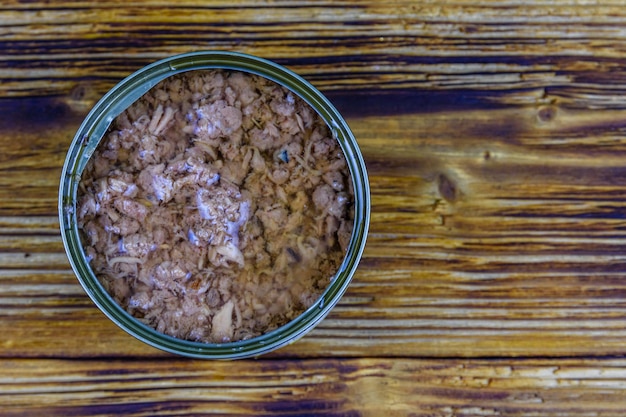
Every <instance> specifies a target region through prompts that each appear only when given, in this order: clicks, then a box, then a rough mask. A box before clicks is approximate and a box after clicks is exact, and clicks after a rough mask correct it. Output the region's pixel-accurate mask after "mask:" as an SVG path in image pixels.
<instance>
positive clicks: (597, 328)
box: [0, 96, 626, 357]
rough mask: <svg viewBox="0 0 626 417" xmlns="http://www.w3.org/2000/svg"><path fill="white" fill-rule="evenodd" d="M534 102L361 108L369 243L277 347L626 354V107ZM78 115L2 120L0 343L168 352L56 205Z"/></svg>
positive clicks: (297, 351)
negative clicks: (77, 274)
mask: <svg viewBox="0 0 626 417" xmlns="http://www.w3.org/2000/svg"><path fill="white" fill-rule="evenodd" d="M508 97H509V98H511V97H512V96H508ZM45 100H47V99H45ZM385 100H391V99H390V98H387V99H385ZM517 101H519V100H517ZM44 102H46V101H44ZM385 102H386V101H384V100H383V104H379V105H378V106H379V107H380V108H382V107H384V103H385ZM340 103H341V104H342V106H344V107H346V108H347V107H348V105H349V104H350V103H354V104H355V107H356V106H358V105H360V106H361V107H360V108H364V106H365V107H367V108H369V109H370V110H372V109H374V110H376V109H377V107H370V106H369V104H368V103H365V104H363V103H361V104H358V103H357V101H356V100H355V101H341V100H340ZM538 103H539V104H537V105H533V106H531V105H511V106H508V107H507V106H503V107H501V108H497V109H488V110H486V109H484V108H478V109H473V108H464V107H462V106H460V107H457V108H451V109H450V110H448V111H445V110H441V111H426V110H425V109H424V110H420V109H419V108H415V107H413V108H409V109H405V111H407V113H406V114H401V113H400V112H399V111H396V110H394V111H392V113H391V114H384V113H383V115H382V116H360V117H359V116H357V115H354V114H352V115H351V116H350V117H349V120H348V121H349V123H350V125H351V126H352V127H353V130H354V132H355V135H356V136H357V138H358V140H359V143H360V145H361V146H362V149H363V152H364V155H365V159H366V162H367V165H368V169H369V172H370V182H371V187H372V204H373V206H372V222H371V229H370V230H371V234H370V237H369V240H368V245H367V248H366V252H365V256H364V259H363V261H362V263H361V266H360V268H359V271H358V272H357V274H356V276H355V277H354V282H353V284H352V285H351V287H350V289H349V290H348V293H347V294H346V296H345V298H344V300H343V301H342V302H341V303H340V304H339V306H338V307H337V308H336V309H335V310H334V312H333V313H332V314H331V315H330V317H329V318H328V319H327V320H325V321H324V322H323V323H322V324H321V325H320V326H319V327H318V328H317V329H316V330H315V331H314V332H313V333H311V334H310V335H308V336H307V337H305V338H304V339H302V340H301V341H299V342H298V343H296V344H295V345H293V346H289V347H287V348H285V349H283V350H281V351H280V352H278V353H276V354H275V357H286V356H287V357H293V356H304V357H321V356H328V355H341V356H350V357H355V356H362V355H366V354H367V355H377V356H386V357H391V356H415V355H423V356H438V357H445V356H448V357H449V356H467V357H486V356H529V355H530V356H570V355H618V354H621V353H622V352H623V346H624V344H625V342H626V320H625V318H626V305H625V304H624V297H623V296H624V294H625V287H624V284H623V282H624V266H625V265H626V255H624V254H623V251H622V248H623V245H624V243H625V240H626V235H625V234H624V227H625V225H626V223H625V221H624V216H623V214H622V213H623V211H624V207H625V198H624V195H625V194H624V188H625V183H624V181H623V178H625V176H624V168H623V160H624V159H625V157H626V154H625V152H626V148H625V147H624V139H623V137H622V135H621V132H622V130H623V126H624V120H626V119H625V118H624V113H623V111H622V110H607V109H600V110H585V111H583V110H577V109H574V108H567V107H561V106H560V105H558V104H551V105H549V106H548V107H549V108H550V109H551V110H550V111H549V112H548V114H550V115H551V116H550V117H549V118H546V117H545V114H544V113H545V109H546V105H545V104H543V103H542V102H541V101H539V102H538ZM18 109H19V107H18ZM20 111H21V110H20ZM353 111H354V108H353ZM376 111H378V110H376ZM72 114H73V113H71V112H68V113H67V114H65V115H64V116H63V117H61V118H60V119H59V120H58V121H56V122H54V123H57V124H58V125H59V126H60V128H59V129H58V130H55V129H48V130H46V131H47V132H49V136H48V137H47V138H46V139H45V140H44V139H41V138H40V136H39V134H38V133H37V132H38V130H37V128H36V127H37V126H40V127H45V126H49V125H50V123H52V122H51V121H50V120H48V119H45V118H44V119H43V120H42V121H40V122H36V121H35V122H33V124H32V125H31V127H30V129H24V130H12V129H10V128H8V127H6V128H5V129H2V130H0V133H1V134H0V141H1V142H2V145H3V152H4V153H5V155H10V157H9V156H7V157H6V158H5V159H2V161H0V166H2V168H3V172H4V173H6V175H5V176H4V177H0V182H1V183H2V184H3V185H4V187H3V188H0V194H2V196H3V198H2V199H0V213H2V216H3V217H2V218H1V220H2V221H1V222H0V279H1V280H2V283H3V285H2V286H1V287H0V318H1V320H0V333H1V334H3V335H4V338H3V344H2V355H3V356H18V357H35V356H39V355H41V354H42V353H41V350H42V349H43V348H44V347H45V349H46V352H47V354H48V355H50V356H56V357H74V356H78V357H93V356H101V357H111V356H115V357H124V356H134V355H145V356H161V355H163V354H162V353H160V352H158V351H156V350H153V349H151V348H149V347H147V346H144V345H143V344H141V343H139V342H136V341H135V340H134V339H132V338H131V337H130V336H127V335H126V334H125V333H124V332H122V331H121V330H119V329H117V328H116V327H115V326H114V325H113V324H111V323H110V322H109V321H108V320H107V319H106V318H105V317H104V315H102V314H101V313H100V312H98V311H97V309H95V307H93V306H92V305H91V303H90V302H89V300H88V299H87V297H86V296H85V295H84V294H83V293H82V290H81V288H80V286H79V285H78V284H77V281H76V279H75V278H74V277H73V275H72V273H71V271H70V270H69V264H68V262H67V260H66V258H65V255H64V253H63V250H62V245H61V243H60V238H59V236H58V232H57V231H56V230H55V228H56V227H58V222H57V220H56V218H55V214H56V204H57V196H56V190H57V184H58V175H59V173H60V165H61V163H62V159H63V155H64V152H65V149H67V146H68V145H69V140H70V138H71V135H72V131H73V129H75V127H76V126H75V125H74V123H75V122H76V121H77V118H76V117H75V116H72ZM542 114H543V116H541V115H542ZM78 122H79V120H78ZM38 123H39V124H38ZM459 132H462V133H461V134H459ZM14 134H15V135H19V136H18V137H19V138H20V140H13V139H12V138H13V137H14ZM51 173H53V174H54V175H52V174H51ZM28 184H30V186H28ZM26 289H27V290H26ZM53 318H54V319H53ZM75 334H81V335H84V336H85V339H86V340H85V341H84V342H83V343H81V344H80V346H79V345H76V344H68V340H72V335H75Z"/></svg>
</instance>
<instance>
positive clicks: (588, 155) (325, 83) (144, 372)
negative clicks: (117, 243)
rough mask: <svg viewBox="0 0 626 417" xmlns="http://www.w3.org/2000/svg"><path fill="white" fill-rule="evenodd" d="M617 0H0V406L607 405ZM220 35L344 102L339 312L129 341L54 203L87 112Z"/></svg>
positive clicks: (622, 129)
mask: <svg viewBox="0 0 626 417" xmlns="http://www.w3.org/2000/svg"><path fill="white" fill-rule="evenodd" d="M624 6H625V4H624V2H623V1H621V0H616V1H608V0H607V1H593V2H586V1H574V0H572V1H565V0H562V1H556V2H548V1H545V2H538V1H537V2H535V1H522V0H508V1H505V0H502V1H495V0H494V1H476V0H457V1H441V0H413V1H405V2H402V1H385V2H376V1H358V0H352V1H345V2H331V1H326V2H306V1H304V2H297V1H278V2H259V1H243V0H242V1H230V2H217V1H215V2H206V1H193V0H183V1H177V2H171V1H170V2H166V1H160V0H154V1H147V0H142V1H132V2H127V1H106V2H104V1H103V2H86V1H68V0H65V1H56V2H48V1H43V0H41V1H17V0H8V1H7V0H5V1H4V2H2V5H0V173H1V175H0V410H2V411H0V414H2V415H6V416H27V415H46V416H51V415H59V416H78V415H131V416H154V415H199V414H215V415H229V416H242V415H272V416H273V415H279V416H296V415H308V416H313V415H315V416H317V415H320V416H321V415H324V416H330V415H332V416H380V415H390V416H391V415H411V416H420V417H422V416H424V417H425V416H431V417H432V416H438V417H452V416H455V417H461V416H551V415H554V416H556V415H558V416H581V417H582V416H623V415H624V412H625V411H624V410H626V361H625V360H624V359H621V357H623V356H624V354H626V251H625V249H626V140H625V137H626V101H625V100H624V97H623V95H624V93H625V92H626V7H624ZM200 49H219V50H235V51H241V52H247V53H252V54H256V55H259V56H262V57H265V58H269V59H273V60H275V61H277V62H279V63H281V64H284V65H286V66H288V67H289V68H291V69H293V70H295V71H297V72H299V73H300V74H302V75H303V76H305V77H306V78H307V79H309V80H310V81H311V82H312V83H313V84H315V85H316V86H317V87H318V88H319V89H321V90H322V91H323V92H325V93H326V94H327V95H328V97H329V98H330V99H331V100H332V101H333V102H334V103H335V104H336V106H337V107H338V108H339V110H340V111H342V112H343V113H344V114H345V116H346V118H347V120H348V122H349V124H350V126H351V127H352V129H353V131H354V133H355V135H356V137H357V139H358V142H359V144H360V145H361V148H362V151H363V153H364V157H365V159H366V162H367V166H368V169H369V173H370V180H371V188H372V219H371V220H372V221H371V228H370V230H371V234H370V237H369V240H368V245H367V248H366V252H365V255H364V258H363V261H362V263H361V265H360V268H359V270H358V273H357V274H356V275H355V277H354V281H353V283H352V285H351V286H350V288H349V290H348V292H347V294H346V295H345V297H344V298H343V299H342V301H341V302H340V304H339V305H338V306H337V307H336V308H335V309H334V310H333V312H332V313H331V315H330V316H329V317H328V318H327V319H326V320H325V321H323V322H322V323H321V324H320V325H319V326H318V327H317V328H316V329H315V330H314V331H313V332H312V333H310V334H309V335H307V336H306V337H305V338H304V339H302V340H300V341H299V342H297V343H295V344H293V345H291V346H289V347H286V348H284V349H282V350H279V351H277V352H275V353H272V354H269V355H267V356H264V357H262V358H259V359H256V360H245V361H237V362H233V363H223V362H218V363H216V362H209V361H198V360H188V359H183V358H178V357H174V356H172V355H168V354H165V353H163V352H160V351H157V350H155V349H153V348H150V347H148V346H146V345H144V344H143V343H141V342H138V341H136V340H134V339H133V338H132V337H130V336H128V335H126V334H125V333H124V332H123V331H121V330H119V329H118V328H117V327H116V326H115V325H113V324H112V323H111V322H109V321H108V319H106V318H105V317H104V315H103V314H102V313H100V312H99V310H97V309H96V307H94V305H93V304H92V303H91V302H90V300H89V299H88V298H87V296H86V295H85V294H84V292H83V291H82V288H81V287H80V286H79V284H78V282H77V280H76V279H75V277H74V276H73V274H72V272H71V270H70V268H69V264H68V262H67V260H66V257H65V255H64V252H63V247H62V244H61V239H60V234H59V230H58V221H57V217H56V204H57V187H58V180H59V175H60V170H61V166H62V163H63V160H64V157H65V152H66V151H67V148H68V146H69V143H70V141H71V139H72V137H73V135H74V133H75V132H76V130H77V128H78V126H79V124H80V122H81V120H82V118H83V117H84V116H85V115H86V113H87V112H88V111H89V109H90V108H91V106H92V105H93V104H94V103H95V101H96V100H97V99H98V98H99V97H100V96H101V95H102V94H104V93H105V92H106V91H107V90H108V89H109V88H111V87H112V86H113V85H114V84H115V83H116V82H118V81H119V80H120V79H121V78H123V77H124V76H126V75H128V74H129V73H131V72H132V71H134V70H136V69H138V68H140V67H142V66H143V65H145V64H148V63H150V62H152V61H154V60H157V59H160V58H163V57H166V56H168V55H171V54H175V53H182V52H187V51H193V50H200Z"/></svg>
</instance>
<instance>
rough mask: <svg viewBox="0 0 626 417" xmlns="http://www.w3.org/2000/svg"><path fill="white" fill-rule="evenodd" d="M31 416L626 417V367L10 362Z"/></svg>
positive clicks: (15, 409) (12, 381)
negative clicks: (385, 416)
mask: <svg viewBox="0 0 626 417" xmlns="http://www.w3.org/2000/svg"><path fill="white" fill-rule="evenodd" d="M0 369H1V370H2V374H1V375H0V407H2V410H3V415H4V416H7V417H12V416H23V415H64V416H68V415H91V416H108V415H119V414H124V415H127V416H147V415H150V416H161V415H198V414H209V415H213V414H219V415H224V416H244V415H260V416H276V415H281V416H296V415H300V416H302V415H315V416H362V417H367V416H380V415H390V416H407V415H410V416H424V417H425V416H470V415H471V416H498V415H506V416H524V417H533V416H547V415H554V416H556V415H558V416H564V417H568V416H572V417H573V416H576V417H580V416H591V415H602V416H606V417H611V416H621V415H623V410H624V408H626V397H624V395H623V392H624V388H625V382H624V381H625V380H626V363H625V362H624V360H622V359H605V360H556V361H554V360H550V361H546V360H488V361H480V360H471V361H470V360H453V359H450V360H415V359H373V358H362V359H346V360H332V359H325V360H304V361H300V360H283V361H271V360H269V361H268V360H256V361H238V362H228V363H227V362H202V361H186V360H167V361H165V360H154V361H150V360H144V361H136V360H124V361H120V360H110V361H75V360H45V359H41V360H11V361H7V360H0Z"/></svg>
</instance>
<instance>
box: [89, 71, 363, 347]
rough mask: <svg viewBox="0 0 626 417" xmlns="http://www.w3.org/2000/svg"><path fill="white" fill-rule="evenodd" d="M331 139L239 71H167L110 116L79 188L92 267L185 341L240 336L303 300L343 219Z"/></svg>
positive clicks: (339, 253)
mask: <svg viewBox="0 0 626 417" xmlns="http://www.w3.org/2000/svg"><path fill="white" fill-rule="evenodd" d="M353 194H354V193H353V190H352V181H351V180H350V177H349V172H348V169H347V165H346V161H345V158H344V155H343V152H342V151H341V148H340V146H339V144H338V142H337V140H336V139H334V138H333V137H332V135H331V133H330V131H329V129H328V127H327V126H326V124H325V123H324V121H323V120H322V119H321V117H320V116H319V115H318V114H317V113H316V112H315V111H314V110H313V109H312V108H311V107H310V106H309V105H308V104H306V103H305V102H304V101H302V100H301V99H300V98H299V97H298V96H296V95H294V94H293V93H291V92H290V91H289V90H287V89H285V88H283V87H281V86H279V85H277V84H275V83H274V82H272V81H269V80H267V79H265V78H262V77H259V76H256V75H252V74H247V73H243V72H237V71H223V70H211V71H193V72H187V73H183V74H179V75H176V76H172V77H170V78H168V79H166V80H164V81H162V82H161V83H160V84H158V85H157V86H156V87H154V88H153V89H152V90H150V91H149V92H148V93H146V94H145V95H144V96H143V97H142V98H141V99H140V100H138V101H137V102H136V103H134V104H133V105H132V106H131V107H129V108H128V109H127V110H126V111H125V112H124V113H122V114H121V115H120V116H118V117H117V118H116V120H115V121H114V122H113V124H112V126H111V128H110V129H109V131H108V132H107V134H106V135H105V137H104V138H103V141H102V143H101V144H100V145H99V147H98V149H97V150H96V152H95V153H94V155H93V157H92V158H91V160H90V162H89V164H88V166H87V168H86V169H85V172H84V174H83V178H82V180H81V183H80V188H79V200H78V214H79V216H78V222H79V227H80V229H81V231H82V237H83V244H84V247H85V252H86V254H87V256H88V257H89V259H90V263H91V266H92V268H93V270H94V273H95V274H96V276H97V277H98V279H99V280H100V281H101V283H102V284H103V286H104V287H105V288H106V289H107V291H109V293H110V294H111V295H112V296H113V298H114V299H115V300H116V301H117V302H118V303H119V304H120V305H121V306H122V307H123V308H125V309H126V310H127V311H128V312H129V313H130V314H132V315H133V316H135V317H136V318H138V319H139V320H141V321H143V322H144V323H146V324H147V325H149V326H152V327H154V328H155V329H156V330H157V331H159V332H162V333H165V334H168V335H171V336H174V337H177V338H181V339H187V340H193V341H201V342H207V343H224V342H231V341H237V340H244V339H249V338H252V337H255V336H258V335H261V334H263V333H266V332H268V331H270V330H272V329H275V328H277V327H279V326H281V325H283V324H285V323H287V322H288V321H290V320H292V319H293V318H295V317H296V316H298V315H299V314H300V313H302V312H303V311H304V310H305V309H306V308H308V307H309V306H311V305H312V304H313V303H314V302H315V301H316V300H317V298H318V297H319V296H320V295H321V293H322V292H323V290H324V288H325V287H326V286H327V285H328V284H329V282H330V281H331V280H332V279H333V276H334V274H335V273H336V271H337V269H338V267H339V265H340V264H341V262H342V260H343V257H344V254H345V251H346V247H347V245H348V241H349V239H350V235H351V232H352V225H353V217H354V213H353Z"/></svg>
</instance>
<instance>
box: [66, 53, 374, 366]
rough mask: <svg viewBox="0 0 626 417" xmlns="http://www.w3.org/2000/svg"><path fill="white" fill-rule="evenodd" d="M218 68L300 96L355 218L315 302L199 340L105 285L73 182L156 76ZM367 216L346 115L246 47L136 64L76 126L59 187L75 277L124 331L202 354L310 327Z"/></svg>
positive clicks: (355, 251)
mask: <svg viewBox="0 0 626 417" xmlns="http://www.w3.org/2000/svg"><path fill="white" fill-rule="evenodd" d="M211 69H222V70H229V71H240V72H244V73H249V74H254V75H257V76H260V77H263V78H266V79H268V80H271V81H273V82H275V83H277V84H279V85H281V86H282V87H284V88H286V89H288V90H289V91H291V92H292V93H293V94H295V95H297V96H298V97H299V98H301V99H302V100H304V102H306V103H308V105H310V106H311V107H312V109H313V110H314V111H315V112H317V113H318V114H319V116H320V117H321V118H322V119H323V120H324V122H325V123H326V125H327V126H328V128H329V129H330V131H331V132H332V135H333V137H334V138H336V140H337V141H338V143H339V145H340V147H341V150H342V151H343V154H344V157H345V160H346V163H347V166H348V169H349V173H350V178H351V181H352V184H351V186H352V189H353V193H354V196H353V198H354V201H353V211H354V216H353V217H354V220H353V222H354V224H353V228H352V232H351V236H350V238H349V243H348V246H347V250H346V253H345V257H344V258H343V261H342V262H341V264H340V266H339V268H338V270H337V272H336V274H335V275H334V277H333V278H332V280H331V281H330V283H329V284H328V286H327V287H326V288H325V290H324V291H323V292H322V294H321V296H320V297H319V298H318V299H317V301H316V302H315V303H313V305H311V306H310V307H309V308H307V309H306V310H305V311H304V312H302V313H301V314H299V315H298V316H297V317H295V318H294V319H292V320H291V321H289V322H287V323H286V324H284V325H282V326H280V327H278V328H276V329H274V330H271V331H269V332H267V333H264V334H261V335H259V336H255V337H252V338H249V339H245V340H240V341H233V342H225V343H204V342H196V341H190V340H185V339H181V338H176V337H172V336H169V335H167V334H165V333H162V332H159V331H157V330H155V328H152V327H150V326H148V325H146V324H144V323H143V322H142V321H140V320H139V319H137V318H135V317H133V316H132V315H131V314H130V313H128V312H127V311H126V310H125V309H124V308H122V307H121V306H120V305H119V304H118V303H117V302H116V301H115V300H114V299H113V297H112V296H111V295H110V294H109V292H108V291H107V290H106V289H105V288H104V287H103V285H102V283H101V282H100V281H99V279H98V278H97V277H96V274H95V273H94V271H93V270H92V267H91V266H90V262H89V258H88V256H87V254H86V252H85V249H84V247H83V242H82V240H81V232H80V230H79V226H78V221H77V199H78V197H77V196H78V189H79V184H80V181H81V178H82V176H83V172H84V171H85V167H86V166H87V164H88V161H89V160H90V158H91V157H92V155H93V154H94V152H95V151H96V148H97V147H98V145H99V143H100V142H101V140H102V139H103V137H104V136H105V134H106V133H107V131H108V129H109V127H110V126H111V124H112V122H113V121H114V120H115V119H116V117H117V116H118V115H120V114H121V113H122V112H124V111H125V110H126V109H127V108H128V107H129V106H131V105H132V104H133V103H135V102H136V101H137V100H139V99H140V98H141V97H142V96H143V95H144V94H146V92H148V91H149V90H151V89H152V88H153V87H154V86H155V85H157V84H158V83H159V82H161V81H163V80H165V79H166V78H168V77H170V76H173V75H175V74H181V73H185V72H188V71H195V70H211ZM369 216H370V191H369V183H368V177H367V172H366V167H365V163H364V161H363V157H362V155H361V152H360V150H359V147H358V145H357V142H356V140H355V138H354V136H353V134H352V132H351V131H350V129H349V127H348V125H347V123H346V121H345V120H344V119H343V117H342V116H341V115H340V114H339V112H338V111H337V110H336V109H335V107H334V106H333V105H332V104H331V103H330V102H329V101H328V100H327V99H326V98H325V97H324V96H323V95H322V94H321V93H320V92H319V91H318V90H317V89H316V88H314V87H313V86H312V85H311V84H310V83H308V82H307V81H305V80H304V79H303V78H301V77H300V76H298V75H296V74H295V73H293V72H292V71H290V70H288V69H286V68H284V67H282V66H280V65H278V64H276V63H273V62H270V61H268V60H265V59H261V58H258V57H254V56H251V55H246V54H241V53H233V52H218V51H204V52H194V53H187V54H182V55H176V56H172V57H170V58H166V59H163V60H161V61H158V62H155V63H153V64H151V65H148V66H146V67H144V68H143V69H141V70H139V71H137V72H135V73H134V74H132V75H130V76H129V77H127V78H126V79H124V80H122V81H121V82H120V83H119V84H117V85H116V86H115V87H114V88H113V89H111V90H110V91H109V92H108V93H107V94H106V95H105V96H104V97H103V98H102V99H101V100H100V101H99V102H98V103H97V104H96V105H95V106H94V108H93V109H92V110H91V112H90V113H89V114H88V115H87V117H86V118H85V120H84V122H83V123H82V125H81V126H80V128H79V129H78V132H77V133H76V135H75V137H74V139H73V141H72V143H71V146H70V149H69V151H68V153H67V157H66V159H65V164H64V166H63V171H62V176H61V183H60V190H59V219H60V227H61V235H62V239H63V243H64V246H65V250H66V253H67V256H68V258H69V261H70V264H71V266H72V269H73V270H74V272H75V274H76V276H77V278H78V280H79V282H80V284H81V285H82V287H83V288H84V290H85V292H86V293H87V295H88V296H89V297H90V298H91V300H92V301H93V302H94V303H95V304H96V305H97V306H98V308H100V310H101V311H102V312H103V313H104V314H105V315H106V316H107V317H109V319H111V320H112V321H113V322H114V323H116V324H117V325H118V326H119V327H121V328H122V329H123V330H125V331H126V332H127V333H129V334H131V335H132V336H134V337H136V338H137V339H139V340H142V341H143V342H145V343H147V344H149V345H151V346H153V347H156V348H159V349H162V350H164V351H167V352H171V353H175V354H179V355H183V356H189V357H196V358H207V359H237V358H245V357H252V356H258V355H260V354H264V353H267V352H270V351H273V350H275V349H278V348H280V347H281V346H284V345H287V344H289V343H292V342H294V341H295V340H297V339H298V338H300V337H302V336H303V335H304V334H306V333H307V332H309V331H310V330H312V329H313V328H314V327H315V326H316V325H317V324H318V323H319V322H320V321H321V320H322V319H323V318H324V317H325V316H326V315H327V314H328V313H329V312H330V310H331V309H332V308H333V307H334V306H335V305H336V304H337V302H338V301H339V300H340V298H341V296H342V295H343V294H344V292H345V291H346V289H347V287H348V285H349V283H350V281H351V279H352V276H353V275H354V273H355V271H356V269H357V266H358V264H359V261H360V259H361V256H362V253H363V250H364V248H365V242H366V238H367V232H368V227H369Z"/></svg>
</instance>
